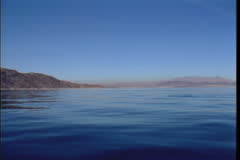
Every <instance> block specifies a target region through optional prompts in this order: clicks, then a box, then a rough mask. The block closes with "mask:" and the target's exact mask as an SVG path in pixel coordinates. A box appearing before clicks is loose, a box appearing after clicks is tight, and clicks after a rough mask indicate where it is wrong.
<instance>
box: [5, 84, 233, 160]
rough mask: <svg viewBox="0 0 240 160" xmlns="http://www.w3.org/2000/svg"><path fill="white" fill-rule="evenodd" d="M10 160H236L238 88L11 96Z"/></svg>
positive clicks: (7, 120)
mask: <svg viewBox="0 0 240 160" xmlns="http://www.w3.org/2000/svg"><path fill="white" fill-rule="evenodd" d="M1 98H2V105H3V106H24V107H32V108H33V107H34V108H37V107H45V108H42V109H41V108H39V109H2V110H1V125H2V126H1V129H2V139H1V140H2V159H3V160H17V159H19V160H55V159H56V160H234V159H235V150H236V149H235V147H236V144H235V139H236V135H235V133H236V132H235V131H236V125H235V123H236V122H235V120H236V93H235V88H154V89H153V88H152V89H151V88H146V89H72V90H69V89H66V90H52V91H50V90H49V91H3V92H2V95H1Z"/></svg>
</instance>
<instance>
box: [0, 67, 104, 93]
mask: <svg viewBox="0 0 240 160" xmlns="http://www.w3.org/2000/svg"><path fill="white" fill-rule="evenodd" d="M23 88H25V89H31V88H32V89H44V88H45V89H51V88H102V86H101V85H94V84H79V83H73V82H68V81H63V80H59V79H57V78H55V77H52V76H49V75H45V74H41V73H20V72H18V71H16V70H13V69H7V68H1V89H23Z"/></svg>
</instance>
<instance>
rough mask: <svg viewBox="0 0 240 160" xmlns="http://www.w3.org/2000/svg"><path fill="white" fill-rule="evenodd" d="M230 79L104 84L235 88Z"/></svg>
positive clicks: (116, 85) (181, 78) (210, 78)
mask: <svg viewBox="0 0 240 160" xmlns="http://www.w3.org/2000/svg"><path fill="white" fill-rule="evenodd" d="M235 85H236V83H235V82H234V81H233V80H231V79H226V78H222V77H197V76H196V77H179V78H174V79H170V80H162V81H145V82H118V83H108V84H104V86H105V87H215V86H219V87H221V86H222V87H224V86H235Z"/></svg>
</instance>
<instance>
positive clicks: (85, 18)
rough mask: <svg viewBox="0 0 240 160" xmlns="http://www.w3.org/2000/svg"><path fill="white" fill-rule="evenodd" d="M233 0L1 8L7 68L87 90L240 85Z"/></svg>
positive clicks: (59, 2) (32, 2) (70, 1)
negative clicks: (133, 84)
mask: <svg viewBox="0 0 240 160" xmlns="http://www.w3.org/2000/svg"><path fill="white" fill-rule="evenodd" d="M235 7H236V6H235V1H234V0H21V1H19V0H2V55H1V65H2V67H6V68H11V69H16V70H19V71H21V72H40V73H45V74H50V75H52V76H55V77H57V78H60V79H64V80H71V81H82V82H100V81H101V82H102V81H132V80H158V79H166V78H173V77H179V76H223V77H227V78H231V79H235V77H236V75H235V74H236V42H235V40H236V38H235V37H236V21H235V19H236V15H235V12H236V10H235Z"/></svg>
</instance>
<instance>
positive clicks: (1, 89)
mask: <svg viewBox="0 0 240 160" xmlns="http://www.w3.org/2000/svg"><path fill="white" fill-rule="evenodd" d="M214 87H236V85H204V86H158V87H107V86H106V87H89V88H88V87H86V88H84V87H83V88H0V91H24V90H26V91H39V90H66V89H121V88H214Z"/></svg>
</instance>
